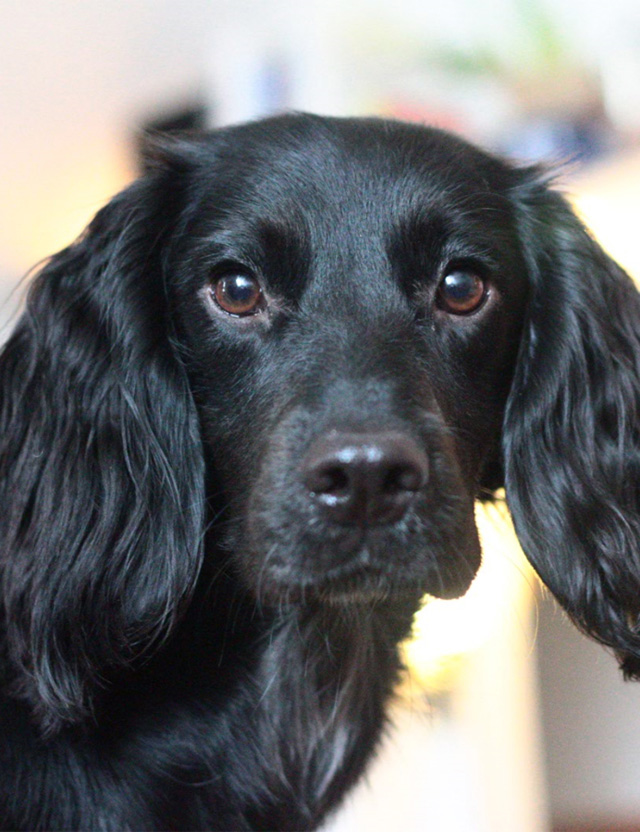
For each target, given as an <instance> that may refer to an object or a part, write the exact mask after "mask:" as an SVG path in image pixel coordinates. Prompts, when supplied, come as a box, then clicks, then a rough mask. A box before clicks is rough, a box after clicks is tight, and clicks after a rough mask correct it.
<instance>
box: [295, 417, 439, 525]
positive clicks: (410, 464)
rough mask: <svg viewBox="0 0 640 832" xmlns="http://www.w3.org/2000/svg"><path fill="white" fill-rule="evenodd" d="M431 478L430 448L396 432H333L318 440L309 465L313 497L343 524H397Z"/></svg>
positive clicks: (307, 480) (308, 483) (306, 465)
mask: <svg viewBox="0 0 640 832" xmlns="http://www.w3.org/2000/svg"><path fill="white" fill-rule="evenodd" d="M428 476H429V462H428V459H427V456H426V454H425V452H424V451H423V450H422V449H421V448H420V446H419V445H418V444H417V443H416V442H415V441H414V440H413V439H412V438H411V437H409V436H406V435H405V434H403V433H400V432H395V431H388V432H381V433H341V432H338V431H333V432H331V433H329V434H327V435H325V436H322V437H321V438H320V439H318V440H316V442H315V443H314V444H313V445H312V447H311V449H310V451H309V453H308V455H307V457H306V459H305V461H304V463H303V477H304V483H305V485H306V487H307V488H308V489H309V491H310V492H311V495H312V499H313V500H314V501H315V502H316V503H317V504H319V505H321V506H322V509H323V510H324V512H325V514H326V515H327V516H328V518H329V519H330V520H331V521H332V522H334V523H339V524H342V525H384V524H387V523H395V522H396V521H397V520H399V519H400V518H401V517H402V516H403V515H404V514H405V512H406V511H407V509H408V507H409V506H410V505H411V503H412V502H413V500H414V499H415V497H416V495H417V493H418V492H419V491H420V489H421V488H422V487H423V486H424V485H425V484H426V482H427V478H428Z"/></svg>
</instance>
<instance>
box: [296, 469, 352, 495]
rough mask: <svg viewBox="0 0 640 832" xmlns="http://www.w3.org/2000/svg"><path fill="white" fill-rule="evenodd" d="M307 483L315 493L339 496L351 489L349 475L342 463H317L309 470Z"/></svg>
mask: <svg viewBox="0 0 640 832" xmlns="http://www.w3.org/2000/svg"><path fill="white" fill-rule="evenodd" d="M306 484H307V487H308V488H309V490H310V491H312V492H313V493H314V494H326V495H332V494H333V495H335V496H339V495H340V494H344V493H346V492H347V491H348V490H349V477H348V475H347V473H346V471H345V470H344V468H342V467H341V466H340V465H334V464H327V465H317V466H315V467H311V468H310V469H309V470H308V472H307V476H306Z"/></svg>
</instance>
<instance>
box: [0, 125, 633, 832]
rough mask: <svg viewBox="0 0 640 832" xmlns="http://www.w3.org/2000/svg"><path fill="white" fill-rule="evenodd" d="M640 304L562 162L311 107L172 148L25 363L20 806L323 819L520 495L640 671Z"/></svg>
mask: <svg viewBox="0 0 640 832" xmlns="http://www.w3.org/2000/svg"><path fill="white" fill-rule="evenodd" d="M639 333H640V302H639V299H638V294H637V293H636V290H635V289H634V288H633V286H632V284H631V282H630V280H629V279H628V278H627V277H626V276H625V275H624V274H623V273H622V272H621V270H620V269H619V268H618V267H617V266H616V265H615V264H614V263H613V262H612V261H611V260H609V259H608V258H607V257H606V256H605V254H604V253H603V252H602V251H601V250H600V249H599V248H598V246H597V245H596V244H595V243H594V242H593V241H592V239H591V238H590V237H589V236H588V235H587V233H586V232H585V231H584V229H583V228H582V227H581V225H580V224H579V222H578V221H577V220H576V218H575V217H574V215H573V214H572V213H571V211H570V210H569V208H568V207H567V205H566V203H565V202H564V200H563V199H562V197H561V196H559V195H558V194H557V193H554V192H552V191H550V190H548V188H547V183H546V181H545V178H544V176H543V175H542V174H541V173H540V171H538V170H535V169H515V168H512V167H511V166H509V165H506V164H504V163H503V162H501V161H499V160H497V159H495V158H493V157H491V156H489V155H487V154H485V153H483V152H482V151H480V150H477V149H475V148H473V147H470V146H469V145H467V144H465V143H464V142H463V141H461V140H459V139H457V138H454V137H452V136H450V135H447V134H445V133H442V132H439V131H437V130H428V129H424V128H421V127H416V126H408V125H401V124H395V123H389V122H384V121H378V120H338V119H335V120H334V119H322V118H316V117H311V116H290V117H282V118H278V119H273V120H269V121H265V122H261V123H256V124H251V125H247V126H242V127H237V128H232V129H228V130H223V131H220V132H218V133H214V134H212V135H208V136H204V137H202V138H199V139H194V140H193V141H184V142H183V143H178V144H176V145H175V146H173V145H172V146H170V147H166V148H164V149H163V150H162V151H158V152H157V153H156V155H155V158H154V159H153V160H152V161H151V163H150V169H149V172H148V174H147V175H146V176H145V177H144V178H143V179H141V180H140V181H138V182H137V183H136V184H134V185H132V186H131V187H130V188H129V189H128V190H126V191H125V192H123V193H122V194H120V195H119V196H117V197H116V198H115V199H114V200H113V201H112V202H111V203H110V204H109V205H107V207H106V208H104V209H103V210H102V211H100V213H99V214H98V215H97V216H96V218H95V219H94V221H93V222H92V223H91V225H90V226H89V228H88V230H87V231H86V233H85V234H84V236H83V237H81V238H80V240H78V241H77V242H76V243H75V244H74V245H72V246H70V247H69V248H68V249H66V250H64V251H62V252H61V253H60V254H58V255H56V256H55V257H54V258H53V259H52V260H51V261H50V262H49V263H48V264H47V265H46V266H45V267H44V269H43V270H42V271H41V273H40V274H39V276H38V277H37V278H36V279H35V281H34V283H33V286H32V288H31V291H30V293H29V298H28V303H27V307H26V311H25V313H24V315H23V317H22V318H21V320H20V322H19V323H18V325H17V328H16V330H15V332H14V334H13V335H12V337H11V338H10V340H9V341H8V343H7V344H6V346H5V348H4V351H3V353H2V356H1V358H0V397H1V398H0V505H1V506H2V516H1V517H0V558H1V560H0V562H1V564H2V604H1V609H2V612H1V616H2V619H1V636H0V645H1V647H0V651H1V652H0V673H1V676H2V678H1V685H2V691H3V693H2V698H1V699H0V720H1V722H0V771H1V772H2V776H1V777H0V818H1V821H2V825H3V828H10V829H17V828H20V829H41V830H42V829H102V830H116V829H117V830H124V829H129V830H131V829H146V830H148V829H175V830H186V829H237V830H240V829H310V828H313V827H315V826H317V824H318V823H319V822H320V821H321V820H322V818H323V817H324V816H325V814H326V813H327V811H328V810H330V809H331V808H332V807H333V806H335V805H336V803H337V802H338V801H339V800H340V798H341V797H342V795H343V794H344V792H345V790H346V789H348V788H349V787H350V786H351V785H352V784H353V782H354V781H355V780H356V778H357V777H358V776H359V774H360V773H361V771H362V769H363V767H364V765H365V763H366V761H367V759H368V758H369V757H370V756H371V753H372V751H373V749H374V747H375V745H376V742H377V739H378V737H379V735H380V732H381V727H382V725H383V720H384V708H385V703H386V701H387V699H388V697H389V695H390V693H391V691H392V688H393V685H394V682H395V680H396V677H397V675H398V671H399V659H398V654H397V645H398V643H399V642H400V641H401V640H402V639H403V638H404V637H405V636H406V635H407V634H408V633H409V631H410V627H411V619H412V615H413V613H414V612H415V610H416V608H417V606H418V602H419V599H420V597H421V596H422V594H423V593H425V592H430V593H432V594H435V595H439V596H442V597H450V596H456V595H459V594H461V593H463V592H464V591H465V590H466V588H467V587H468V585H469V583H470V581H471V580H472V578H473V576H474V574H475V572H476V569H477V567H478V563H479V560H480V551H479V544H478V539H477V534H476V530H475V525H474V518H473V506H474V500H475V499H476V498H478V497H483V496H489V495H490V494H491V493H492V492H493V491H494V490H495V489H496V488H497V487H499V486H501V485H503V484H505V485H506V490H507V497H508V500H509V504H510V507H511V511H512V513H513V515H514V518H515V522H516V527H517V530H518V534H519V536H520V540H521V542H522V544H523V546H524V549H525V551H526V553H527V555H528V556H529V558H530V559H531V561H532V563H533V564H534V566H535V567H536V569H537V570H538V572H539V573H540V575H541V576H542V578H543V579H544V581H545V582H546V583H547V584H548V585H549V587H550V588H551V590H552V591H553V592H554V593H555V595H556V596H557V598H558V599H559V601H560V602H561V603H562V604H563V605H564V607H565V608H566V609H567V611H568V612H569V613H570V615H571V616H572V617H573V618H574V619H575V621H576V622H577V624H578V625H579V626H580V627H582V628H583V629H584V630H585V631H587V632H588V633H590V634H591V635H592V636H594V637H595V638H597V639H599V640H600V641H602V642H604V643H605V644H607V645H610V646H611V647H613V648H614V649H615V650H616V651H617V653H618V655H619V656H620V659H621V661H622V664H623V667H624V670H625V672H626V673H627V675H633V674H635V673H638V672H640V659H639V658H638V657H639V656H640V638H639V636H638V629H637V617H638V612H639V608H640V582H639V576H640V545H639V541H640V528H639V520H640V514H639V512H638V499H639V496H640V495H639V484H640V436H639V414H640V334H639Z"/></svg>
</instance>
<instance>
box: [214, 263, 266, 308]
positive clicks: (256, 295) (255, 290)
mask: <svg viewBox="0 0 640 832" xmlns="http://www.w3.org/2000/svg"><path fill="white" fill-rule="evenodd" d="M213 296H214V298H215V301H216V303H217V304H218V306H219V307H220V309H222V311H223V312H226V313H227V314H228V315H237V316H238V317H245V316H246V315H255V314H257V313H258V312H261V311H262V310H263V309H264V307H265V301H264V295H263V293H262V288H261V286H260V284H259V283H258V281H257V280H256V278H255V277H253V276H252V275H250V274H245V273H243V272H237V273H236V272H229V273H228V274H223V275H222V276H221V277H218V278H217V280H216V281H215V282H214V284H213Z"/></svg>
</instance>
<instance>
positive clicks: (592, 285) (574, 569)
mask: <svg viewBox="0 0 640 832" xmlns="http://www.w3.org/2000/svg"><path fill="white" fill-rule="evenodd" d="M521 176H522V181H521V182H520V183H519V185H518V186H517V187H516V189H515V191H514V194H515V206H516V210H517V213H518V216H519V224H520V233H521V235H522V238H523V242H524V248H525V255H526V258H527V261H528V269H529V273H530V277H531V283H532V286H531V300H530V308H529V319H528V321H527V322H526V324H525V332H524V337H523V343H522V345H521V352H520V358H519V363H518V367H517V369H516V375H515V380H514V383H513V388H512V391H511V394H510V398H509V402H508V406H507V412H506V418H505V428H504V446H503V451H504V464H505V475H506V489H507V499H508V502H509V506H510V509H511V512H512V515H513V518H514V522H515V526H516V530H517V533H518V536H519V538H520V541H521V543H522V546H523V549H524V551H525V553H526V554H527V556H528V558H529V560H530V561H531V563H532V564H533V566H534V567H535V569H536V570H537V571H538V573H539V574H540V576H541V578H542V580H543V581H544V582H545V583H546V585H547V586H548V587H549V589H550V590H551V591H552V592H553V594H554V595H555V596H556V598H557V599H558V600H559V602H560V603H561V604H562V605H563V607H564V608H565V609H566V610H567V612H568V613H569V615H570V616H571V618H572V619H573V620H574V622H575V623H576V624H577V625H578V626H579V627H580V628H581V629H582V630H584V631H585V632H586V633H588V634H589V635H591V636H592V637H594V638H595V639H597V640H598V641H600V642H602V643H604V644H606V645H609V646H610V647H612V648H614V650H615V651H616V654H617V655H618V657H619V660H620V663H621V666H622V668H623V671H624V672H625V675H627V676H640V297H639V295H638V292H637V291H636V288H635V287H634V285H633V283H632V282H631V280H630V279H629V277H628V276H627V275H626V274H625V273H624V272H623V271H622V269H621V268H620V267H619V266H618V265H616V263H614V262H613V261H612V260H611V258H609V257H608V256H607V255H606V254H605V253H604V252H603V251H602V249H601V248H600V247H599V246H598V245H597V244H596V243H595V241H594V240H593V239H592V238H591V237H590V236H589V234H588V233H587V231H586V230H585V229H584V227H583V226H582V225H581V223H580V222H579V221H578V219H577V218H576V217H575V215H574V214H573V212H572V211H571V210H570V208H569V207H568V205H567V203H566V202H565V200H564V199H563V198H562V197H561V196H560V195H559V194H558V193H555V192H553V191H550V190H549V189H548V188H547V186H546V184H545V182H544V181H542V180H541V179H540V178H537V177H536V175H535V172H532V171H529V172H527V173H524V174H521Z"/></svg>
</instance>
